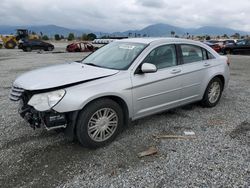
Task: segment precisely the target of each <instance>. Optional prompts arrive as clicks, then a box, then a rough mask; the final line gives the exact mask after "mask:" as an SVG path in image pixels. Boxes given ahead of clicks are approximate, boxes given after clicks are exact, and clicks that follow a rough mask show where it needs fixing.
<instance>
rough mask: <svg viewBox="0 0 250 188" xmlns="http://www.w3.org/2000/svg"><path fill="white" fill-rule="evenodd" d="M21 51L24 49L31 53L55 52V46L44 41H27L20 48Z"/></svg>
mask: <svg viewBox="0 0 250 188" xmlns="http://www.w3.org/2000/svg"><path fill="white" fill-rule="evenodd" d="M18 48H19V49H22V50H23V51H25V52H30V51H32V50H44V51H52V50H54V45H53V44H50V43H48V42H44V41H42V40H37V39H36V40H25V41H23V42H22V43H20V45H19V46H18Z"/></svg>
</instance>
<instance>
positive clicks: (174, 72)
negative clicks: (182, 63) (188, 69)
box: [171, 69, 181, 74]
mask: <svg viewBox="0 0 250 188" xmlns="http://www.w3.org/2000/svg"><path fill="white" fill-rule="evenodd" d="M179 72H181V69H173V70H171V73H172V74H177V73H179Z"/></svg>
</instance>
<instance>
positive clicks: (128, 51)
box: [82, 42, 146, 70]
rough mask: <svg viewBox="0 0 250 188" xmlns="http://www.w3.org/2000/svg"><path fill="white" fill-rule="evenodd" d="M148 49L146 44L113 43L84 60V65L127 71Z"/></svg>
mask: <svg viewBox="0 0 250 188" xmlns="http://www.w3.org/2000/svg"><path fill="white" fill-rule="evenodd" d="M145 47H146V44H141V43H130V42H112V43H109V44H107V45H106V46H104V47H102V48H100V49H99V50H97V51H96V52H94V53H92V54H90V55H89V56H88V57H86V58H85V59H83V61H82V63H84V64H89V65H92V66H97V67H103V68H109V69H116V70H125V69H128V67H129V66H130V65H131V63H132V62H133V60H134V59H135V58H136V57H137V56H138V55H139V54H140V53H141V51H142V50H143V49H144V48H145Z"/></svg>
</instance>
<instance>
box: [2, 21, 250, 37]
mask: <svg viewBox="0 0 250 188" xmlns="http://www.w3.org/2000/svg"><path fill="white" fill-rule="evenodd" d="M19 28H25V29H28V30H29V31H34V32H36V33H37V34H40V33H41V32H42V33H43V34H44V35H45V34H46V35H48V36H50V37H52V36H54V35H55V34H60V35H64V36H67V35H68V34H69V33H74V34H75V35H76V36H81V35H82V34H83V33H91V32H93V33H95V34H96V35H97V36H100V35H109V36H129V35H130V36H135V35H137V36H138V35H139V36H151V37H166V36H170V35H171V31H174V33H175V35H179V36H183V35H187V34H189V35H211V36H217V35H224V34H226V35H228V36H230V35H233V34H235V33H239V34H241V35H247V34H250V32H245V31H240V30H234V29H230V28H226V27H213V26H205V27H200V28H182V27H176V26H172V25H169V24H163V23H159V24H153V25H149V26H147V27H145V28H143V29H138V30H127V31H124V32H112V33H107V32H95V31H91V30H89V29H69V28H66V27H60V26H56V25H41V26H7V25H0V34H14V33H16V29H19ZM100 33H101V34H100Z"/></svg>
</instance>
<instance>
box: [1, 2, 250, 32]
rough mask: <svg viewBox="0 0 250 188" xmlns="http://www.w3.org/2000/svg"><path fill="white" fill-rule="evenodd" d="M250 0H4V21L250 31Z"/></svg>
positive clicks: (104, 27) (95, 27) (94, 27)
mask: <svg viewBox="0 0 250 188" xmlns="http://www.w3.org/2000/svg"><path fill="white" fill-rule="evenodd" d="M249 18H250V0H238V1H237V0H124V1H121V0H1V8H0V25H12V26H23V25H49V24H54V25H58V26H64V27H68V28H72V29H90V30H93V31H103V32H114V31H126V30H129V29H142V28H144V27H146V26H148V25H151V24H157V23H165V24H170V25H174V26H178V27H185V28H198V27H202V26H220V27H229V28H232V29H237V30H242V31H250V19H249Z"/></svg>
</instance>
